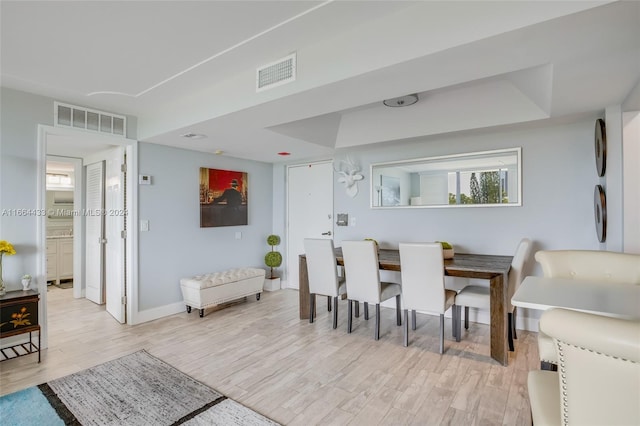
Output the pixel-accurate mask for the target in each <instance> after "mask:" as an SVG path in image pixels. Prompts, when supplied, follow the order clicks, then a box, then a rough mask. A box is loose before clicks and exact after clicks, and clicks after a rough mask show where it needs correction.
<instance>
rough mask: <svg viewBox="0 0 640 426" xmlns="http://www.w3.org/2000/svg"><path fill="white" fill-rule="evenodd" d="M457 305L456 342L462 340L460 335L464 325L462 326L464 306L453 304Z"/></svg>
mask: <svg viewBox="0 0 640 426" xmlns="http://www.w3.org/2000/svg"><path fill="white" fill-rule="evenodd" d="M453 306H455V310H456V317H457V320H456V342H459V341H460V336H461V335H462V327H460V326H461V325H462V324H461V323H462V319H461V316H462V306H458V305H453Z"/></svg>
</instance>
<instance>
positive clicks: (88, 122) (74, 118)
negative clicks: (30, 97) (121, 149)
mask: <svg viewBox="0 0 640 426" xmlns="http://www.w3.org/2000/svg"><path fill="white" fill-rule="evenodd" d="M53 117H54V120H53V121H54V124H55V126H58V127H69V128H72V129H82V130H87V131H89V132H96V133H102V134H108V135H114V136H124V137H126V136H127V134H126V132H127V117H125V116H124V115H116V114H111V113H109V112H104V111H97V110H94V109H89V108H83V107H79V106H75V105H69V104H63V103H61V102H54V103H53Z"/></svg>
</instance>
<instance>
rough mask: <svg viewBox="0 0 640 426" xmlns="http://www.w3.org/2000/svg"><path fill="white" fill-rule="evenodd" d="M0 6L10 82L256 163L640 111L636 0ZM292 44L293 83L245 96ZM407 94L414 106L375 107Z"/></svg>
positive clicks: (151, 136)
mask: <svg viewBox="0 0 640 426" xmlns="http://www.w3.org/2000/svg"><path fill="white" fill-rule="evenodd" d="M0 13H1V16H0V18H1V55H2V56H1V59H2V61H1V64H0V65H1V71H2V76H1V77H2V80H1V82H2V85H3V86H6V87H10V88H15V89H18V90H24V91H28V92H32V93H37V94H42V95H46V96H49V97H52V98H54V99H56V100H60V101H63V102H68V103H75V104H78V105H81V106H86V107H90V108H94V109H101V110H105V111H109V112H112V113H116V114H128V115H133V116H136V117H137V123H138V129H137V133H138V134H137V138H138V139H139V140H142V141H146V142H152V143H159V144H165V145H171V146H177V147H183V148H188V149H195V150H201V151H206V152H215V151H216V150H222V151H224V152H225V155H230V156H234V157H241V158H247V159H253V160H258V161H267V162H276V161H283V160H291V159H294V160H296V159H307V158H319V157H328V156H331V155H332V153H333V152H334V150H335V148H342V147H356V146H367V145H370V144H375V143H382V142H386V143H389V142H390V141H393V140H400V139H407V138H416V137H426V136H434V135H441V134H445V133H450V132H458V131H467V130H473V129H480V128H489V127H494V126H503V125H514V124H518V123H535V122H540V123H544V122H545V120H548V119H557V118H562V117H568V116H573V115H580V114H585V113H593V112H599V111H602V110H604V108H605V107H607V106H610V105H618V104H622V103H623V102H625V100H626V102H627V104H629V105H633V106H634V107H635V108H637V109H640V90H638V89H637V86H638V81H639V80H638V79H639V76H640V2H636V1H625V2H609V1H592V2H583V1H555V2H554V1H550V2H536V1H529V2H527V1H517V2H515V1H514V2H507V1H502V2H488V1H469V2H436V1H410V2H404V1H341V0H336V1H316V2H311V1H289V2H276V1H253V2H249V1H195V2H192V1H128V2H93V1H85V2H80V1H65V2H61V1H43V2H35V1H2V2H1V3H0ZM292 52H296V53H297V64H298V68H297V80H296V81H295V82H292V83H289V84H286V85H282V86H279V87H276V88H273V89H270V90H266V91H263V92H260V93H256V90H255V70H256V68H257V67H259V66H262V65H265V64H267V63H270V62H272V61H274V60H277V59H279V58H282V57H284V56H286V55H288V54H290V53H292ZM634 88H636V89H635V91H634ZM410 93H418V94H419V97H420V101H419V102H418V103H416V104H415V105H413V106H410V107H406V108H388V107H384V106H382V103H381V102H382V100H384V99H388V98H393V97H397V96H402V95H406V94H410ZM631 93H633V95H632V97H633V98H632V99H628V98H629V96H630V94H631ZM188 132H192V133H201V134H205V135H207V137H206V138H204V139H199V140H187V139H185V138H182V137H180V135H181V134H184V133H188ZM280 151H288V152H291V154H292V155H291V156H290V157H286V158H283V157H279V156H278V155H277V153H278V152H280Z"/></svg>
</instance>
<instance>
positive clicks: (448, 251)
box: [442, 248, 454, 259]
mask: <svg viewBox="0 0 640 426" xmlns="http://www.w3.org/2000/svg"><path fill="white" fill-rule="evenodd" d="M453 254H454V253H453V249H452V248H450V249H442V256H443V257H444V258H445V259H453Z"/></svg>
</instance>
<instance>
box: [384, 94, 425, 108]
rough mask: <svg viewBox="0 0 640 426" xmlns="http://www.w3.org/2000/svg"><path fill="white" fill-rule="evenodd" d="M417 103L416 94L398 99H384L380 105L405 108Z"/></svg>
mask: <svg viewBox="0 0 640 426" xmlns="http://www.w3.org/2000/svg"><path fill="white" fill-rule="evenodd" d="M416 102H418V95H417V94H416V93H414V94H412V95H405V96H400V97H399V98H393V99H385V100H384V101H382V103H383V104H384V105H385V106H388V107H393V108H395V107H406V106H409V105H413V104H415V103H416Z"/></svg>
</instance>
